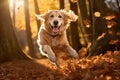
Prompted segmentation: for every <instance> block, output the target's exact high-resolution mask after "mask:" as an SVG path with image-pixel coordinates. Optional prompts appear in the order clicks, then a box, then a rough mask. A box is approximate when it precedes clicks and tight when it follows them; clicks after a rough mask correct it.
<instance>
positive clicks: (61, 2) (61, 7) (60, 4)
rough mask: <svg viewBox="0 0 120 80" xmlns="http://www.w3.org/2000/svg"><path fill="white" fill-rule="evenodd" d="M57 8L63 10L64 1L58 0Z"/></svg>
mask: <svg viewBox="0 0 120 80" xmlns="http://www.w3.org/2000/svg"><path fill="white" fill-rule="evenodd" d="M59 2H60V3H59V6H60V9H64V8H65V6H64V0H59Z"/></svg>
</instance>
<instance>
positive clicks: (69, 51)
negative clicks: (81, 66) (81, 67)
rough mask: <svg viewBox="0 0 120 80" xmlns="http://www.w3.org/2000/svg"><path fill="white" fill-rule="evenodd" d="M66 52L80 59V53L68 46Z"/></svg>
mask: <svg viewBox="0 0 120 80" xmlns="http://www.w3.org/2000/svg"><path fill="white" fill-rule="evenodd" d="M66 50H67V52H68V53H70V55H71V56H72V57H74V58H77V59H78V58H79V56H78V53H77V52H76V51H75V50H74V49H73V48H72V47H71V46H70V45H66Z"/></svg>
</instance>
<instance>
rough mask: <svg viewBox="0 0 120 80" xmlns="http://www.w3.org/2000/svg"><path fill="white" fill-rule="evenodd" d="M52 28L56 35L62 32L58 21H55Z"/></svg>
mask: <svg viewBox="0 0 120 80" xmlns="http://www.w3.org/2000/svg"><path fill="white" fill-rule="evenodd" d="M51 28H52V31H53V32H54V33H58V32H59V31H60V26H59V22H58V21H57V20H55V21H53V25H51Z"/></svg>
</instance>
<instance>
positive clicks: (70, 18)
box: [61, 10, 78, 22]
mask: <svg viewBox="0 0 120 80" xmlns="http://www.w3.org/2000/svg"><path fill="white" fill-rule="evenodd" d="M61 12H62V13H63V14H64V15H65V17H66V18H67V19H68V21H73V22H75V21H76V20H77V19H78V16H77V15H75V13H74V12H73V11H72V10H69V11H68V12H67V11H65V10H61Z"/></svg>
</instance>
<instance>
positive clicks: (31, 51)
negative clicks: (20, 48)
mask: <svg viewBox="0 0 120 80" xmlns="http://www.w3.org/2000/svg"><path fill="white" fill-rule="evenodd" d="M28 6H29V3H28V0H24V9H25V22H26V25H25V26H26V33H27V42H28V47H29V54H30V55H31V56H32V57H35V54H34V53H35V50H34V46H33V41H32V33H31V27H30V15H29V7H28Z"/></svg>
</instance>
